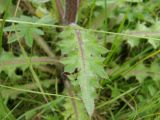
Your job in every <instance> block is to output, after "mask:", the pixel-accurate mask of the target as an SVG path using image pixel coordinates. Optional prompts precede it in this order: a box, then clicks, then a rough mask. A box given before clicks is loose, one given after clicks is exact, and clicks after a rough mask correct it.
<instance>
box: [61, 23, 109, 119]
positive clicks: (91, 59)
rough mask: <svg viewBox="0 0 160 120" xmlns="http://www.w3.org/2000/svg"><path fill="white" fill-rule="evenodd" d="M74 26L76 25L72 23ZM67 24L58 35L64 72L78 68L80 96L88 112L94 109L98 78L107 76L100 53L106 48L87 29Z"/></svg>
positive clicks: (90, 112) (91, 112) (104, 51)
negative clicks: (83, 29) (81, 29)
mask: <svg viewBox="0 0 160 120" xmlns="http://www.w3.org/2000/svg"><path fill="white" fill-rule="evenodd" d="M73 26H74V27H76V28H79V27H78V26H75V25H73ZM73 26H69V27H68V28H67V29H66V30H64V31H63V32H62V33H61V35H60V37H61V38H62V41H61V42H60V43H59V46H60V48H61V50H62V54H63V55H65V56H67V57H64V58H63V60H62V62H63V64H64V65H65V72H74V70H75V69H78V71H79V72H78V77H77V79H78V82H79V85H80V89H81V96H82V100H83V103H84V105H85V108H86V110H87V112H88V114H89V115H90V116H91V115H92V114H93V111H94V98H95V88H96V87H97V86H98V79H99V78H108V75H107V72H106V71H105V70H104V68H103V60H104V59H103V58H102V57H101V55H102V54H104V53H106V52H107V50H106V49H105V48H104V47H103V46H101V45H100V44H99V43H98V41H97V40H96V39H95V36H93V34H91V33H90V32H89V31H80V30H74V29H73V28H72V27H73Z"/></svg>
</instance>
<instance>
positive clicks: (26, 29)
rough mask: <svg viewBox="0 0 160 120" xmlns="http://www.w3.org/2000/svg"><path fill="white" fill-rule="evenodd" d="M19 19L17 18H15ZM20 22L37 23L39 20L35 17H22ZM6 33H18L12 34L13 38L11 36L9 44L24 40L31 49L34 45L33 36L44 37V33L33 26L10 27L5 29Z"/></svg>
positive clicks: (17, 25)
mask: <svg viewBox="0 0 160 120" xmlns="http://www.w3.org/2000/svg"><path fill="white" fill-rule="evenodd" d="M15 19H17V18H15ZM18 20H21V21H28V22H36V20H38V19H37V18H35V17H32V18H31V17H27V16H21V17H20V18H19V19H18ZM3 31H4V32H6V31H10V32H11V31H12V32H13V31H15V32H16V33H12V35H11V36H9V41H8V43H12V42H15V41H17V40H18V39H21V38H24V39H25V42H26V44H27V45H28V46H29V47H32V45H33V35H44V32H43V31H42V30H41V29H39V28H37V27H35V26H33V25H27V24H16V25H12V26H9V27H5V29H4V30H3Z"/></svg>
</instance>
